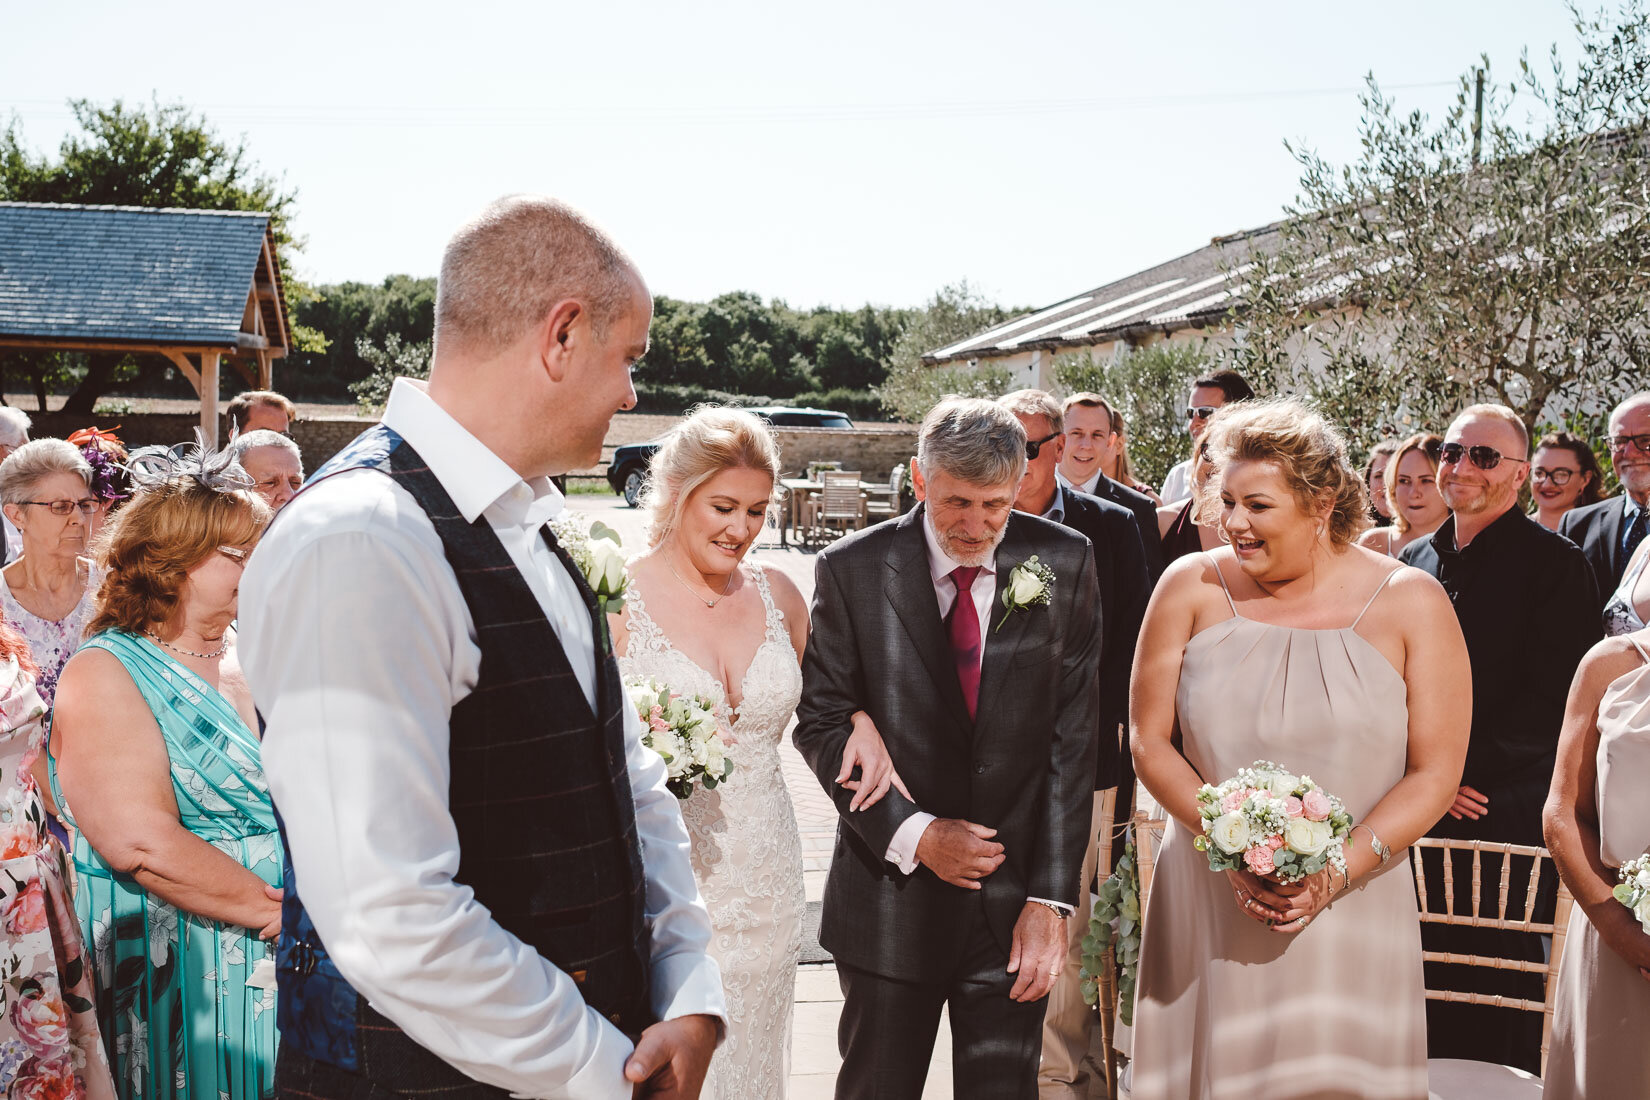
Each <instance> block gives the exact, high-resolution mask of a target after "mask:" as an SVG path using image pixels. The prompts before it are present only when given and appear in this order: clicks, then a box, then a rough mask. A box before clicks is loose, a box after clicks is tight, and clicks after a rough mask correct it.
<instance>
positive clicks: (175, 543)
mask: <svg viewBox="0 0 1650 1100" xmlns="http://www.w3.org/2000/svg"><path fill="white" fill-rule="evenodd" d="M139 457H141V456H139ZM149 462H150V464H151V465H150V467H149V468H143V467H141V466H139V465H134V470H133V478H134V482H135V492H134V493H133V495H132V498H131V500H130V501H129V502H128V503H127V504H125V505H124V506H123V507H122V508H121V509H120V510H119V511H118V512H116V513H115V514H114V515H112V516H111V517H110V518H109V526H108V530H107V531H106V533H105V535H104V537H103V538H102V539H101V540H100V543H99V548H98V553H99V558H100V561H101V563H102V566H103V570H104V577H103V581H102V584H101V587H100V588H99V591H98V609H97V616H96V618H94V619H93V620H92V622H91V626H90V631H91V636H90V637H89V638H88V639H87V641H86V644H85V645H84V646H82V647H81V649H80V652H79V653H77V654H75V656H74V659H73V660H71V661H70V662H69V664H68V666H67V667H66V668H65V669H64V670H63V680H62V685H61V690H60V691H59V692H58V699H57V708H56V714H55V716H54V720H53V723H52V732H51V742H50V752H51V755H50V757H49V760H48V764H49V768H50V781H51V789H52V795H53V797H54V799H55V800H56V803H57V806H58V807H59V808H60V809H61V810H62V811H63V812H64V814H65V815H66V816H67V817H68V818H70V819H71V820H72V822H73V824H74V825H75V827H76V829H77V830H78V836H76V838H75V845H74V865H75V871H76V875H77V879H78V888H77V890H76V892H75V912H76V915H77V916H78V917H79V920H80V925H81V927H82V929H83V930H84V932H85V937H86V940H87V941H88V942H89V943H90V944H91V948H92V970H93V978H94V987H95V996H94V1002H95V1006H96V1014H97V1020H98V1024H99V1027H100V1029H101V1031H102V1035H103V1041H104V1042H105V1043H106V1044H107V1045H108V1054H109V1059H110V1062H111V1064H112V1065H113V1067H114V1077H115V1082H116V1085H117V1088H118V1089H119V1094H120V1096H121V1097H122V1100H128V1098H134V1100H135V1098H137V1097H160V1096H179V1097H181V1096H188V1097H214V1098H215V1097H220V1096H232V1097H257V1096H264V1095H267V1094H268V1092H269V1090H270V1089H271V1088H272V1086H273V1082H274V1069H275V980H274V964H273V961H272V953H271V951H270V947H269V944H268V942H267V941H268V940H270V939H272V938H273V937H274V936H275V934H276V933H277V932H278V931H279V930H280V924H281V916H280V898H281V891H280V890H278V889H276V884H277V883H279V882H280V881H281V873H282V859H281V845H280V839H279V836H278V833H277V831H276V823H275V811H274V808H273V806H272V804H271V802H270V796H269V788H268V785H267V784H266V783H265V781H264V774H263V765H262V755H261V746H260V743H259V740H258V736H257V734H256V733H255V732H254V731H255V730H256V729H257V728H258V718H257V712H256V711H255V710H254V709H253V703H252V693H251V691H250V689H249V688H248V687H247V684H246V679H245V677H244V676H243V675H242V673H241V668H240V663H239V660H238V658H237V655H236V651H235V645H234V632H233V631H232V630H231V629H230V624H231V622H233V620H234V618H235V614H236V598H237V595H238V593H239V591H240V583H241V573H242V571H243V570H244V569H245V567H246V559H247V557H248V556H249V555H250V554H251V552H252V547H253V546H254V545H255V544H256V543H257V541H258V538H259V537H260V535H261V534H262V533H263V529H264V527H265V526H266V525H267V524H268V522H269V517H270V511H269V506H268V505H266V504H265V503H264V502H263V501H262V500H260V499H258V498H257V497H256V496H254V495H253V494H252V493H251V492H249V491H247V486H249V484H250V480H251V479H250V478H248V477H246V475H245V474H244V473H243V472H242V471H241V470H240V468H239V467H238V466H234V465H233V464H229V463H227V462H226V461H225V460H224V459H223V457H222V456H212V455H206V456H203V455H201V453H200V452H199V451H197V452H196V453H195V454H194V455H192V456H185V457H184V458H182V459H180V460H177V461H176V462H175V463H171V464H170V465H169V468H168V463H167V462H166V461H165V460H156V459H150V460H149ZM174 1085H175V1087H174Z"/></svg>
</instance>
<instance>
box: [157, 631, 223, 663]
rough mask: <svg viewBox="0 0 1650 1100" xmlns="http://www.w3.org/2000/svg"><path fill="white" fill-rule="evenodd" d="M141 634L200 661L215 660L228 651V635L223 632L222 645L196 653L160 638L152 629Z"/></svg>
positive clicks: (174, 651) (173, 650) (158, 643)
mask: <svg viewBox="0 0 1650 1100" xmlns="http://www.w3.org/2000/svg"><path fill="white" fill-rule="evenodd" d="M143 634H144V637H146V638H148V639H149V640H150V641H152V642H154V643H155V644H156V645H163V646H165V647H166V648H167V649H170V650H171V651H172V652H173V653H181V654H183V655H184V656H185V657H196V658H199V659H200V660H202V661H215V660H217V659H218V658H219V657H222V656H223V655H224V654H225V653H228V652H229V635H228V634H225V635H224V636H223V645H221V646H219V647H218V648H217V649H214V650H213V651H212V652H211V653H196V652H195V651H194V650H192V649H184V648H183V647H182V646H175V645H173V644H172V643H171V642H169V641H167V640H166V639H164V638H162V637H161V636H160V635H158V634H156V633H154V632H153V631H150V630H145V631H144V632H143Z"/></svg>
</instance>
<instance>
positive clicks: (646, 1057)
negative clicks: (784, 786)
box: [240, 196, 725, 1100]
mask: <svg viewBox="0 0 1650 1100" xmlns="http://www.w3.org/2000/svg"><path fill="white" fill-rule="evenodd" d="M651 316H652V302H651V299H650V297H649V295H648V291H647V288H646V286H645V285H644V284H643V282H642V280H641V277H640V275H639V274H638V273H637V272H636V270H635V268H634V267H633V266H632V265H631V263H630V261H629V260H628V259H627V258H626V257H625V256H624V254H623V253H622V252H621V251H620V250H619V249H618V248H617V246H615V245H614V244H613V243H612V242H611V241H610V240H609V239H608V238H607V237H606V236H605V235H603V234H602V233H601V232H600V231H599V230H597V229H595V228H594V227H593V226H591V225H590V224H589V223H588V222H586V221H585V220H584V219H583V218H582V217H580V216H579V215H578V214H577V213H575V212H574V211H572V210H570V209H569V208H567V207H566V206H564V205H563V204H561V203H558V202H556V201H554V200H550V199H545V198H535V197H526V196H516V197H512V198H508V199H503V200H500V201H499V202H497V203H494V204H493V205H492V206H490V207H488V208H487V210H485V211H484V212H483V213H482V214H481V215H480V217H478V218H477V219H476V220H475V221H473V222H471V223H470V224H469V225H467V226H465V227H464V228H463V229H461V230H460V231H459V232H458V234H457V235H456V236H454V238H453V239H452V241H451V242H450V243H449V245H448V247H447V251H446V254H445V256H444V258H443V261H442V268H441V278H440V282H439V292H438V298H437V303H436V344H435V353H434V357H433V359H432V362H431V370H430V379H429V383H428V385H427V387H426V386H424V385H423V384H420V383H414V382H409V381H408V380H406V379H400V380H397V381H396V383H395V388H394V390H393V392H392V394H391V397H390V401H389V404H388V406H387V408H386V409H385V413H384V421H383V423H382V424H381V425H379V426H378V427H375V428H373V429H370V430H369V431H368V432H367V433H364V434H363V436H362V437H361V438H360V439H358V440H357V441H356V442H355V443H353V444H351V446H350V447H349V448H347V449H346V450H345V452H344V453H343V454H341V455H340V456H338V457H337V458H335V459H334V460H333V461H332V462H330V463H328V464H327V466H326V467H324V468H323V469H322V470H320V471H318V472H317V474H316V476H315V478H314V479H312V481H311V482H310V484H309V485H308V486H307V487H306V489H305V490H304V491H303V492H302V493H300V494H299V495H298V497H297V498H295V499H294V500H293V501H292V502H291V503H290V504H289V505H288V506H287V507H286V508H285V509H284V510H283V511H282V513H281V516H280V522H279V523H277V524H275V525H274V526H273V527H272V528H271V530H270V531H269V533H268V534H267V535H266V536H265V538H264V540H263V543H262V544H261V545H260V547H259V550H258V552H257V553H255V554H254V555H253V557H252V561H251V564H250V565H249V566H248V568H247V571H246V575H245V577H244V579H243V580H242V584H241V604H240V612H241V629H242V635H241V650H240V651H241V654H242V660H243V662H244V664H245V667H246V674H247V678H248V680H249V681H250V683H251V685H252V689H253V693H254V695H255V697H256V699H257V702H258V706H259V711H260V713H261V715H262V716H263V718H264V719H265V720H266V721H267V732H266V733H265V740H264V766H265V770H266V772H267V775H268V779H269V785H270V790H271V792H272V794H273V795H274V799H275V804H276V807H277V811H278V813H279V815H280V818H281V821H282V826H283V836H284V838H285V840H286V845H287V856H288V873H287V883H286V885H287V894H286V898H285V901H284V903H283V929H282V936H281V942H280V945H279V949H278V952H277V960H278V969H279V980H280V1028H281V1033H282V1043H281V1051H280V1057H279V1062H278V1064H277V1070H276V1092H277V1094H278V1095H281V1096H304V1097H346V1096H347V1097H386V1098H388V1097H397V1096H405V1095H413V1094H419V1095H422V1094H439V1095H441V1096H444V1097H462V1098H469V1097H504V1096H522V1097H569V1098H591V1100H606V1098H621V1097H626V1098H628V1097H631V1096H632V1095H633V1094H634V1095H637V1096H670V1097H696V1096H697V1095H698V1094H699V1089H700V1086H701V1084H702V1082H703V1078H704V1074H705V1069H706V1066H707V1064H708V1062H709V1059H710V1055H711V1052H712V1050H713V1049H714V1047H715V1045H716V1043H717V1042H718V1041H719V1038H720V1035H721V1033H722V1030H723V1018H724V1015H725V1010H724V1007H723V997H722V989H721V981H720V978H719V975H718V973H717V968H716V964H715V963H714V962H713V961H712V960H711V958H710V957H709V956H708V955H707V953H706V948H707V945H708V943H709V939H710V924H709V920H708V918H707V916H706V914H705V910H704V907H703V905H702V904H701V902H700V900H699V894H698V889H697V887H696V885H695V883H694V879H693V872H692V868H691V866H690V864H689V862H688V838H687V835H686V832H685V831H684V829H683V826H682V821H681V815H680V812H679V810H678V808H677V805H676V799H675V798H674V796H672V795H671V794H670V793H669V791H668V790H667V789H666V788H665V778H666V776H665V769H664V766H663V764H662V763H661V761H660V760H659V758H658V757H657V756H655V755H653V754H652V753H650V752H648V751H647V750H645V749H644V748H642V746H641V740H640V738H641V732H642V731H641V729H640V723H639V721H638V720H637V718H636V716H635V714H634V713H633V712H631V711H630V710H629V707H628V705H627V704H626V703H625V700H624V693H623V691H622V689H621V688H620V687H619V681H618V674H617V669H616V666H615V664H614V662H613V658H612V656H611V654H610V653H608V652H607V651H606V650H605V648H602V649H598V641H597V639H598V638H599V637H600V635H599V634H598V632H597V631H596V623H595V619H596V616H597V611H596V608H595V604H594V602H593V599H592V597H591V596H590V592H589V589H588V587H587V586H586V584H585V582H584V580H583V578H582V577H581V576H579V575H578V574H577V571H576V568H573V567H572V566H571V562H570V560H569V559H568V558H567V557H566V556H565V554H563V553H562V552H561V550H560V548H559V547H558V546H557V545H556V544H555V542H554V539H553V537H551V536H549V534H548V532H547V529H546V528H545V524H546V522H547V521H548V520H549V519H550V518H551V517H553V516H555V515H556V514H557V513H559V512H560V511H561V510H562V507H563V500H562V497H561V495H560V494H559V493H558V492H557V491H556V489H555V488H554V486H553V485H552V484H551V483H550V481H549V477H550V476H551V475H554V474H558V473H562V472H565V471H567V470H570V469H579V468H583V467H587V466H590V465H593V464H594V463H595V462H596V461H598V459H599V457H600V452H601V443H602V439H603V437H604V435H605V434H606V430H607V426H608V421H609V420H610V418H611V417H612V415H613V413H614V412H616V411H618V410H620V409H627V408H630V407H631V406H632V405H633V404H634V402H635V393H634V390H633V389H632V387H631V383H630V369H631V367H632V366H633V364H634V363H635V362H636V360H637V359H639V358H640V357H641V355H642V353H643V352H644V351H645V350H646V346H647V333H648V325H649V322H650V320H651ZM644 852H645V860H646V862H645V864H644V862H643V856H644Z"/></svg>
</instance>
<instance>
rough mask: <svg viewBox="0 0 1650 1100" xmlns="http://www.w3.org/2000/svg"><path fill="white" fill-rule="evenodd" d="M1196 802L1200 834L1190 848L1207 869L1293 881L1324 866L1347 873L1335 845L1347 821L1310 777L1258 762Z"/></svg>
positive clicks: (1347, 831) (1338, 844)
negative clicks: (1202, 855) (1240, 870)
mask: <svg viewBox="0 0 1650 1100" xmlns="http://www.w3.org/2000/svg"><path fill="white" fill-rule="evenodd" d="M1197 802H1198V810H1199V812H1200V813H1201V814H1202V815H1203V833H1202V835H1200V836H1199V837H1198V838H1197V839H1196V840H1195V841H1194V842H1193V843H1194V845H1195V846H1196V848H1197V850H1198V851H1200V852H1204V853H1206V854H1207V855H1208V857H1209V869H1210V870H1211V871H1228V870H1231V869H1232V868H1234V867H1238V868H1243V869H1245V870H1248V871H1251V872H1253V873H1254V874H1257V875H1263V876H1268V877H1271V878H1274V879H1276V880H1277V881H1279V882H1299V881H1300V880H1301V879H1303V878H1305V877H1306V876H1308V875H1314V874H1317V873H1318V872H1319V871H1321V870H1323V869H1324V867H1325V866H1328V865H1333V866H1334V867H1335V868H1336V869H1337V870H1340V871H1341V872H1343V873H1344V872H1345V870H1346V857H1345V856H1344V855H1343V854H1342V848H1341V846H1342V842H1343V841H1345V840H1346V838H1347V835H1348V834H1350V833H1351V832H1352V815H1351V814H1349V813H1347V812H1346V807H1345V806H1343V805H1341V800H1340V799H1338V798H1336V797H1335V796H1334V795H1331V794H1326V793H1324V790H1323V788H1321V787H1319V786H1318V785H1317V784H1316V783H1314V782H1312V778H1311V777H1310V776H1306V775H1295V774H1294V773H1292V772H1289V771H1285V770H1284V769H1283V768H1280V767H1278V766H1277V765H1276V764H1273V763H1271V762H1270V761H1266V760H1257V761H1255V762H1254V763H1253V764H1251V765H1249V766H1248V767H1247V768H1239V769H1238V773H1237V775H1236V776H1234V777H1232V778H1231V779H1228V780H1226V782H1224V783H1222V784H1220V785H1219V786H1210V785H1209V784H1207V783H1205V784H1204V785H1203V787H1202V789H1201V790H1199V791H1198V792H1197Z"/></svg>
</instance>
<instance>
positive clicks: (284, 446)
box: [229, 428, 304, 474]
mask: <svg viewBox="0 0 1650 1100" xmlns="http://www.w3.org/2000/svg"><path fill="white" fill-rule="evenodd" d="M259 447H279V448H280V449H281V450H283V451H285V452H287V453H288V454H290V455H291V456H292V457H293V458H295V459H297V460H298V472H299V473H300V474H302V473H303V472H304V455H303V452H302V451H300V450H298V444H296V443H294V442H293V441H292V440H290V439H288V438H287V437H286V436H284V435H282V434H281V433H280V432H272V431H270V430H269V429H268V428H259V429H258V430H257V431H255V432H247V433H246V434H245V435H238V436H236V437H235V442H233V443H231V444H230V445H229V457H230V458H232V459H234V460H235V462H236V463H237V464H240V462H241V459H242V458H243V457H244V456H245V455H246V452H248V451H254V450H257V449H258V448H259Z"/></svg>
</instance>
